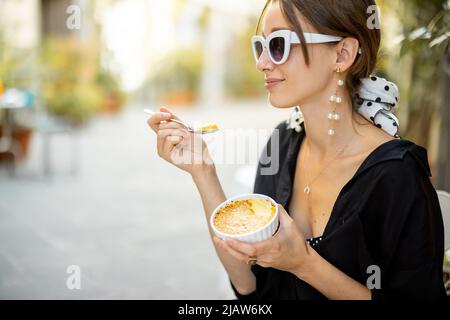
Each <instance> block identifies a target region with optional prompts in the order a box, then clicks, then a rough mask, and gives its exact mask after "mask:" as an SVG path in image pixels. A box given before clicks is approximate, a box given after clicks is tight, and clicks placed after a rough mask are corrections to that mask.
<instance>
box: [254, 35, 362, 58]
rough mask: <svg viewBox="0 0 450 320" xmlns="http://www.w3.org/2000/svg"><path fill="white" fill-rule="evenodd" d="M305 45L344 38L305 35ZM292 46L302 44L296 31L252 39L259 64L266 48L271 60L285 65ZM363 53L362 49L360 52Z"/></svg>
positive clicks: (337, 40)
mask: <svg viewBox="0 0 450 320" xmlns="http://www.w3.org/2000/svg"><path fill="white" fill-rule="evenodd" d="M303 35H304V37H305V43H326V42H339V41H341V40H342V39H343V38H342V37H338V36H330V35H326V34H320V33H303ZM292 44H300V39H299V37H298V36H297V34H296V33H295V32H294V31H291V30H278V31H275V32H272V33H271V34H269V35H268V36H267V38H264V37H263V36H253V37H252V48H253V55H254V57H255V60H256V63H258V60H259V58H260V57H261V55H262V53H263V51H264V48H266V49H267V53H268V54H269V58H270V60H271V61H272V62H273V63H275V64H283V63H285V62H286V60H287V58H288V57H289V52H290V50H291V45H292ZM359 53H361V49H360V51H359Z"/></svg>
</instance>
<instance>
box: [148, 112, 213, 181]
mask: <svg viewBox="0 0 450 320" xmlns="http://www.w3.org/2000/svg"><path fill="white" fill-rule="evenodd" d="M170 119H177V120H180V119H179V118H178V117H177V116H176V115H174V114H173V113H172V112H171V111H170V110H169V109H167V108H164V107H161V108H160V112H158V113H156V114H155V115H153V116H151V117H150V118H149V119H148V120H147V123H148V125H149V126H150V128H152V130H153V131H154V132H155V133H156V134H157V150H158V155H159V156H160V157H161V158H163V159H164V160H166V161H168V162H169V163H172V164H173V165H175V166H176V167H178V168H180V169H181V170H184V171H186V172H188V173H190V174H191V175H192V176H195V175H196V174H197V173H201V172H202V171H203V170H204V169H205V168H207V167H211V166H213V165H214V164H213V161H212V158H211V156H210V154H209V152H208V148H207V146H206V143H205V142H204V140H203V138H202V136H201V135H200V134H194V133H192V132H189V131H188V130H187V129H186V128H185V127H184V126H183V125H181V124H179V123H176V122H171V121H168V120H170ZM162 121H167V122H162ZM161 122H162V123H161Z"/></svg>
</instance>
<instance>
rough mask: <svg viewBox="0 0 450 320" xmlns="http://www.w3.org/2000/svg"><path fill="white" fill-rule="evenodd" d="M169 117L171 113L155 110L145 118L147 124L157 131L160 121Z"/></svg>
mask: <svg viewBox="0 0 450 320" xmlns="http://www.w3.org/2000/svg"><path fill="white" fill-rule="evenodd" d="M170 118H171V114H170V113H167V112H156V113H155V114H154V115H152V116H151V117H150V118H148V120H147V124H148V125H149V126H150V128H152V130H153V131H155V132H156V131H158V127H159V124H160V123H161V121H167V120H169V119H170Z"/></svg>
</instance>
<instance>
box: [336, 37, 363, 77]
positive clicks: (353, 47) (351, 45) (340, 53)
mask: <svg viewBox="0 0 450 320" xmlns="http://www.w3.org/2000/svg"><path fill="white" fill-rule="evenodd" d="M358 50H359V41H358V40H357V39H356V38H350V37H349V38H344V39H343V40H341V42H339V44H338V45H337V46H336V64H337V65H338V66H339V67H340V68H341V70H342V71H346V70H347V69H349V68H350V67H351V66H352V65H353V63H354V62H355V59H356V56H357V55H358Z"/></svg>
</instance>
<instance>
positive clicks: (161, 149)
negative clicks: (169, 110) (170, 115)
mask: <svg viewBox="0 0 450 320" xmlns="http://www.w3.org/2000/svg"><path fill="white" fill-rule="evenodd" d="M169 136H179V137H184V136H186V134H185V132H184V131H183V130H182V129H166V130H159V131H158V139H157V141H156V148H157V150H158V154H159V155H160V156H161V155H163V154H166V153H165V152H167V150H170V148H167V147H168V146H165V143H166V138H167V137H169ZM182 140H183V139H181V140H180V141H176V140H175V139H171V140H169V141H168V142H169V144H172V145H173V144H178V143H180V142H181V141H182Z"/></svg>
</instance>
